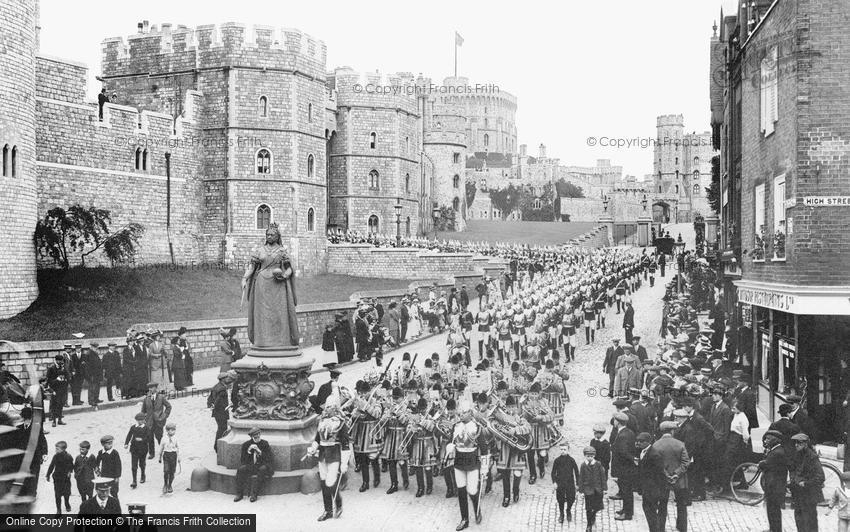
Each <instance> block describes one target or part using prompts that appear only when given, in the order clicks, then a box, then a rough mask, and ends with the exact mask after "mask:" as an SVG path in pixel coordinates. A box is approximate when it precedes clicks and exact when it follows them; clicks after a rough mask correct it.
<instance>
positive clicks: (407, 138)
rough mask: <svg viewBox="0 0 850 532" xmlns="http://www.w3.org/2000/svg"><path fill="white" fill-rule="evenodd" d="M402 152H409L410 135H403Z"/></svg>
mask: <svg viewBox="0 0 850 532" xmlns="http://www.w3.org/2000/svg"><path fill="white" fill-rule="evenodd" d="M404 152H405V153H410V137H404Z"/></svg>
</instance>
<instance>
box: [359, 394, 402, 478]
mask: <svg viewBox="0 0 850 532" xmlns="http://www.w3.org/2000/svg"><path fill="white" fill-rule="evenodd" d="M409 418H410V413H409V411H408V408H407V401H406V400H405V397H404V393H403V392H402V391H401V388H399V387H398V386H396V387H395V388H393V391H392V402H391V403H390V405H389V408H385V409H384V415H383V417H382V418H381V423H382V424H383V425H384V426H385V428H384V434H383V438H384V444H383V447H382V448H381V459H382V460H385V461H386V462H387V464H388V469H389V473H390V488H389V489H388V490H387V495H392V494H393V493H395V492H397V491H398V466H399V465H401V477H402V483H403V484H402V485H403V487H404V489H407V487H408V485H409V484H410V480H409V477H408V472H407V463H406V461H407V449H404V448H403V447H402V445H401V444H402V441H403V440H404V433H405V430H406V428H407V422H408V420H409ZM361 467H362V466H361Z"/></svg>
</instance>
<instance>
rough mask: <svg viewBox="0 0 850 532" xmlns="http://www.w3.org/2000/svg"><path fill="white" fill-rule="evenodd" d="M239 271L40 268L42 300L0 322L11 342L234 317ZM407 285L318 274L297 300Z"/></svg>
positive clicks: (0, 333) (300, 282)
mask: <svg viewBox="0 0 850 532" xmlns="http://www.w3.org/2000/svg"><path fill="white" fill-rule="evenodd" d="M241 278H242V271H234V270H224V269H178V270H171V269H169V268H168V267H167V266H158V267H153V266H152V267H149V268H144V267H143V268H136V269H130V268H114V269H113V268H86V269H82V268H73V269H71V270H70V271H68V272H67V274H65V273H63V272H60V271H57V270H41V271H39V274H38V283H39V297H38V299H37V300H36V301H35V303H33V304H32V305H31V306H30V307H29V308H28V309H27V310H25V311H24V312H22V313H21V314H18V315H17V316H15V317H13V318H10V319H7V320H0V338H2V339H4V340H11V341H35V340H54V339H70V336H71V333H74V332H85V333H86V336H87V337H89V338H93V337H107V336H121V335H123V334H124V333H125V332H126V330H127V328H128V327H129V326H131V325H133V324H135V323H149V322H164V321H184V320H205V319H217V318H233V317H239V316H240V315H242V313H240V311H239V301H240V298H241V290H240V284H239V283H240V279H241ZM408 284H409V281H404V280H389V279H372V278H362V277H349V276H346V275H319V276H314V277H299V278H298V279H297V285H296V288H297V293H298V302H299V303H301V304H306V303H326V302H332V301H347V300H348V297H349V296H350V295H351V294H352V293H354V292H357V291H361V290H389V289H395V288H405V287H407V285H408Z"/></svg>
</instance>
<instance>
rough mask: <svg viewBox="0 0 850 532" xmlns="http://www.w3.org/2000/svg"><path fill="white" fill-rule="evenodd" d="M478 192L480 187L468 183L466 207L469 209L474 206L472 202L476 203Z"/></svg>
mask: <svg viewBox="0 0 850 532" xmlns="http://www.w3.org/2000/svg"><path fill="white" fill-rule="evenodd" d="M477 190H478V186H477V185H476V184H475V183H473V182H471V181H467V182H466V205H467V206H468V207H471V206H472V202H473V201H475V192H476V191H477Z"/></svg>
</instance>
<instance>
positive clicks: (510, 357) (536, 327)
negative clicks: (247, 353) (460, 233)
mask: <svg viewBox="0 0 850 532" xmlns="http://www.w3.org/2000/svg"><path fill="white" fill-rule="evenodd" d="M540 253H541V254H542V255H541V256H542V258H543V262H544V264H546V268H545V269H544V270H543V271H538V272H537V273H536V275H534V280H533V281H532V280H531V278H530V277H531V276H530V275H526V276H524V277H523V279H521V280H520V281H519V282H518V283H517V286H516V287H515V290H514V293H513V294H511V293H508V294H506V295H505V296H504V297H503V298H499V297H488V298H487V299H486V300H482V301H481V302H480V308H479V311H478V313H477V315H476V316H475V323H476V324H477V327H476V331H475V333H476V334H475V341H477V343H478V352H477V361H474V360H473V355H472V352H471V347H472V342H473V339H472V338H471V337H470V334H468V333H467V331H466V330H464V328H463V327H461V325H460V323H459V321H458V320H457V319H454V320H452V322H451V325H450V331H449V334H448V335H447V339H446V347H447V355H448V361H449V363H448V365H442V364H440V355H439V354H438V353H434V354H433V355H431V357H430V358H428V359H427V360H426V361H425V364H424V368H423V369H422V370H420V369H418V368H417V367H416V365H415V364H416V358H417V356H418V355H414V356H413V359H412V360H411V356H410V354H409V353H404V354H403V356H402V357H401V361H400V364H399V366H398V367H397V368H396V370H395V371H392V372H391V371H390V366H391V365H392V361H391V362H390V364H389V365H388V366H387V367H386V368H380V367H379V366H377V365H376V366H375V367H373V368H372V369H371V370H370V371H369V372H367V374H366V375H365V376H364V378H363V379H362V380H359V381H358V382H357V383H356V386H355V392H356V393H355V394H353V395H351V397H345V395H346V394H343V397H339V398H337V397H330V398H329V399H328V401H330V402H333V401H339V402H341V403H343V404H342V405H340V406H338V407H334V405H333V404H332V405H331V406H332V408H330V409H328V407H327V405H326V406H325V410H324V413H323V417H322V420H321V421H320V431H319V435H317V442H316V444H315V446H314V447H315V449H311V451H312V453H313V454H314V455H317V456H318V457H319V460H320V476H322V480H323V484H322V486H323V495H324V500H325V509H324V512H323V513H322V515H321V516H320V518H319V520H320V521H323V520H325V519H327V518H328V517H330V516H331V515H338V513H339V512H341V507H342V501H341V498H340V497H339V492H338V487H339V474H338V471H339V466H338V465H336V462H335V460H339V459H340V457H341V453H337V452H335V451H331V450H330V449H345V448H347V447H348V445H349V441H350V445H351V447H352V449H353V452H354V456H355V462H356V465H357V469H358V470H359V471H360V473H361V475H362V478H363V483H362V485H361V487H360V491H361V492H362V491H366V490H368V489H370V475H371V476H372V479H373V485H374V487H377V486H378V485H379V484H380V475H381V472H382V470H383V471H388V472H389V476H390V487H389V489H388V490H387V492H386V493H387V494H388V495H391V494H393V493H396V492H397V491H398V490H399V486H398V472H399V470H401V476H402V487H403V488H404V489H407V488H408V485H409V469H412V470H413V473H414V475H415V478H416V485H417V490H416V497H422V496H426V495H430V494H431V493H432V491H433V479H434V477H435V476H439V475H442V476H443V479H444V481H445V484H446V497H454V496H456V497H457V498H458V503H459V506H460V514H461V522H460V524H459V525H458V526H457V530H463V529H465V528H467V527H468V526H469V524H470V518H472V519H474V520H475V522H476V523H479V522H480V521H481V518H482V516H481V507H480V505H479V498H480V491H481V489H480V488H481V487H482V486H483V488H484V491H485V493H486V492H488V491H489V489H490V486H491V485H492V482H493V476H492V472H491V466H492V465H495V466H496V470H497V472H498V475H499V476H500V477H501V481H502V486H503V502H502V505H503V506H505V507H507V506H509V505H510V502H511V501H514V502H516V501H518V500H519V497H520V482H521V478H522V475H523V471H524V470H525V469H526V468H528V469H529V473H530V474H529V483H530V484H533V483H534V482H535V481H536V479H537V478H543V477H544V475H545V470H546V464H547V462H548V460H549V457H548V451H549V449H551V448H552V447H554V446H557V445H559V443H560V442H561V441H563V439H564V436H563V433H562V430H563V412H564V403H566V402H568V401H569V395H568V394H567V386H566V381H568V380H569V371H568V369H567V367H568V366H567V365H568V364H569V362H570V361H571V360H573V359H574V352H575V348H576V346H577V342H578V339H577V331H578V329H579V328H580V327H581V326H582V325H583V326H584V327H585V330H586V334H585V339H586V341H587V342H588V343H590V342H593V340H594V336H595V330H596V329H598V328H600V327H604V323H603V320H602V319H601V316H602V315H603V314H604V311H605V308H606V307H611V306H612V305H613V304H614V303H615V301H618V302H622V301H624V300H627V298H628V296H629V294H630V293H631V291H633V290H635V289H636V288H637V287H638V286H639V284H640V272H641V269H642V265H641V261H640V257H638V256H635V255H631V254H628V253H626V252H623V251H619V250H613V249H606V250H585V249H579V248H566V249H565V250H563V251H562V252H558V253H556V252H555V251H541V252H540ZM620 290H622V294H620ZM494 295H496V294H494ZM499 295H500V294H499ZM473 364H474V366H473ZM381 369H383V371H380V370H381ZM322 461H324V462H325V465H322ZM382 465H383V466H384V468H382ZM470 501H471V502H472V514H471V515H470V512H469V502H470Z"/></svg>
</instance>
